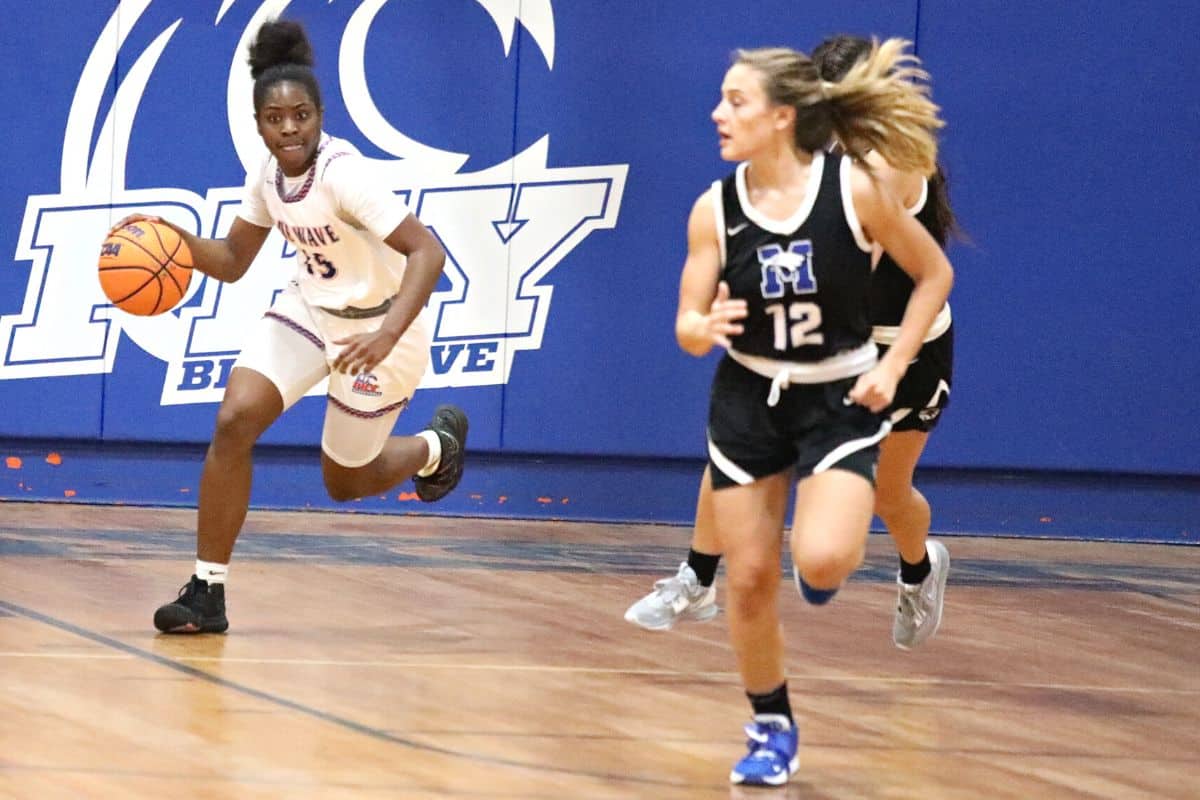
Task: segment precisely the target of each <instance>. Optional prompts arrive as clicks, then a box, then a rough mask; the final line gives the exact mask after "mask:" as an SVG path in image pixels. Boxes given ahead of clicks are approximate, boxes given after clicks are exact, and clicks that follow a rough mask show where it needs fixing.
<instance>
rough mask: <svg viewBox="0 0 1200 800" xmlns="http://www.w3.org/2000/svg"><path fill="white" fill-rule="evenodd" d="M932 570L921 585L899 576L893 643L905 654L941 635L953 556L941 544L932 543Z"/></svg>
mask: <svg viewBox="0 0 1200 800" xmlns="http://www.w3.org/2000/svg"><path fill="white" fill-rule="evenodd" d="M925 552H927V553H929V564H930V567H931V569H930V570H929V574H928V575H926V576H925V580H923V581H921V582H920V583H915V584H910V583H904V582H903V581H901V580H900V576H899V575H897V576H896V583H897V584H898V585H899V590H898V592H897V595H898V596H897V601H896V616H895V619H894V620H893V621H892V641H893V642H895V643H896V647H899V648H900V649H901V650H911V649H912V648H914V647H916V646H917V645H919V644H920V643H921V642H923V641H925V640H926V639H928V638H929V637H931V636H933V635H934V634H935V633H937V629H938V626H939V625H941V624H942V601H943V600H945V598H946V577H947V576H948V575H949V574H950V553H949V552H948V551H947V550H946V546H945V545H944V544H942V543H941V542H935V541H934V540H933V539H928V540H926V542H925Z"/></svg>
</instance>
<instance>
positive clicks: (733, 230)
mask: <svg viewBox="0 0 1200 800" xmlns="http://www.w3.org/2000/svg"><path fill="white" fill-rule="evenodd" d="M749 226H750V223H749V222H743V223H742V224H741V225H736V226H734V227H732V228H726V229H725V233H727V234H729V235H730V236H737V235H738V234H739V233H741V232H742V231H744V230H746V228H748V227H749Z"/></svg>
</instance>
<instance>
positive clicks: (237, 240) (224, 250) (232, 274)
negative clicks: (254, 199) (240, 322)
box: [109, 214, 271, 283]
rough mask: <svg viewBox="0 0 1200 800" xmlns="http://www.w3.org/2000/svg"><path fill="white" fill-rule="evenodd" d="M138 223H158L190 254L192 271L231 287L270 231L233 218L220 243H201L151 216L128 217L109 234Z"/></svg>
mask: <svg viewBox="0 0 1200 800" xmlns="http://www.w3.org/2000/svg"><path fill="white" fill-rule="evenodd" d="M139 220H146V221H149V222H161V223H162V224H163V225H166V226H167V227H168V228H170V229H171V230H173V231H175V232H176V233H178V234H179V237H180V238H181V239H183V241H184V242H185V243H186V244H187V246H188V250H190V251H191V253H192V268H193V269H195V270H198V271H200V272H203V273H204V274H205V275H208V276H210V277H212V278H216V279H217V280H219V281H224V282H225V283H233V282H234V281H236V280H237V279H238V278H240V277H242V276H243V275H245V274H246V270H247V269H249V268H250V264H251V263H252V262H253V261H254V257H255V256H257V255H258V251H259V250H261V249H262V246H263V242H265V241H266V240H267V235H268V234H270V233H271V229H270V228H263V227H261V226H259V225H254V224H253V223H250V222H247V221H246V220H244V219H242V218H241V217H235V218H234V220H233V225H231V226H230V228H229V233H228V234H226V236H225V238H224V239H203V238H201V237H199V236H197V235H196V234H194V233H192V232H190V231H185V230H184V229H183V228H180V227H179V226H178V225H176V224H175V223H173V222H168V221H167V220H165V219H163V218H162V217H156V216H153V215H151V214H130V215H129V216H128V217H125V218H124V219H123V220H121V221H120V222H118V223H117V224H116V225H114V226H113V227H112V231H109V233H110V234H111V233H112V232H113V231H116V230H118V229H119V228H121V227H123V226H125V225H128V224H129V223H131V222H137V221H139Z"/></svg>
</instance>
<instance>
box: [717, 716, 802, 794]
mask: <svg viewBox="0 0 1200 800" xmlns="http://www.w3.org/2000/svg"><path fill="white" fill-rule="evenodd" d="M746 736H747V737H749V738H748V740H747V742H746V745H747V746H748V747H749V748H750V752H748V753H747V754H746V756H745V758H743V759H742V760H741V761H739V762H738V763H736V764H734V765H733V770H732V771H731V772H730V773H729V780H730V782H731V783H739V784H743V785H746V786H782V785H783V784H785V783H787V782H788V778H790V777H792V775H794V774H795V773H796V771H797V770H798V769H800V756H799V755H797V753H796V751H797V750H798V749H799V747H800V728H799V727H797V725H796V723H794V722H790V721H789V720H788V718H787V717H782V716H774V715H772V716H759V717H755V718H754V722H751V723H748V724H747V725H746Z"/></svg>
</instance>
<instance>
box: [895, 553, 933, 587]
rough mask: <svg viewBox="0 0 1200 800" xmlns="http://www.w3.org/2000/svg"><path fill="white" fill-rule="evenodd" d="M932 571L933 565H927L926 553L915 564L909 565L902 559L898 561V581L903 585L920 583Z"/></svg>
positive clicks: (927, 555) (927, 557) (927, 554)
mask: <svg viewBox="0 0 1200 800" xmlns="http://www.w3.org/2000/svg"><path fill="white" fill-rule="evenodd" d="M932 570H933V565H932V564H930V563H929V553H926V554H925V557H924V558H922V559H921V560H920V561H919V562H917V563H916V564H910V563H908V562H907V561H905V560H904V559H903V558H901V559H900V580H901V582H903V583H909V584H912V583H920V582H921V581H923V580H925V578H926V577H927V576H928V575H929V573H930V572H931V571H932Z"/></svg>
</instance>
